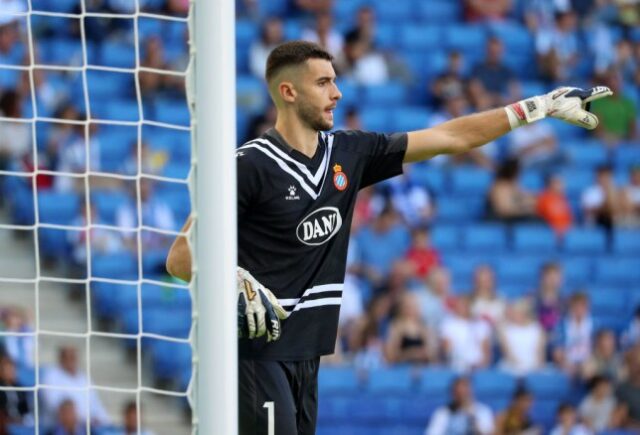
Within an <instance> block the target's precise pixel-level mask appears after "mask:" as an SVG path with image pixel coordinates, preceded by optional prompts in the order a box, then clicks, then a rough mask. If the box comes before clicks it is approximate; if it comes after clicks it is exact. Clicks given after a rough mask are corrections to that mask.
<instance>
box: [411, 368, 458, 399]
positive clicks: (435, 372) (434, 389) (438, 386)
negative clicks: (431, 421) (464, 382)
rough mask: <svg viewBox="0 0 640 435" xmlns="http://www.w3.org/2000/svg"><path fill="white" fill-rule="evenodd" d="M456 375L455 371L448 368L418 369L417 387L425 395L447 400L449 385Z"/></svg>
mask: <svg viewBox="0 0 640 435" xmlns="http://www.w3.org/2000/svg"><path fill="white" fill-rule="evenodd" d="M456 377H457V375H456V373H455V372H454V371H453V370H451V369H449V368H446V367H427V368H425V369H422V370H421V371H420V382H419V384H418V388H419V391H420V393H422V394H424V395H425V396H427V397H430V398H439V399H441V400H443V401H448V400H449V399H448V398H449V397H450V391H451V385H452V383H453V381H454V380H455V378H456Z"/></svg>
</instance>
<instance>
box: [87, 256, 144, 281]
mask: <svg viewBox="0 0 640 435" xmlns="http://www.w3.org/2000/svg"><path fill="white" fill-rule="evenodd" d="M91 260H92V261H91V273H92V276H93V277H97V278H109V279H130V280H131V279H135V280H137V279H138V262H137V260H136V259H135V258H134V257H133V255H131V254H127V253H121V254H104V255H94V256H93V258H92V259H91Z"/></svg>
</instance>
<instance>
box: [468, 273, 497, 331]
mask: <svg viewBox="0 0 640 435" xmlns="http://www.w3.org/2000/svg"><path fill="white" fill-rule="evenodd" d="M471 300H472V303H471V312H472V313H473V316H474V317H476V318H478V319H482V320H484V321H486V322H487V323H488V324H489V325H490V326H491V327H492V328H495V327H497V326H498V325H499V324H500V322H502V319H503V318H504V312H505V303H504V300H503V299H502V298H501V297H500V296H498V294H497V292H496V277H495V274H494V272H493V269H492V267H491V266H489V265H486V264H484V265H481V266H478V267H476V269H475V271H474V272H473V289H472V290H471Z"/></svg>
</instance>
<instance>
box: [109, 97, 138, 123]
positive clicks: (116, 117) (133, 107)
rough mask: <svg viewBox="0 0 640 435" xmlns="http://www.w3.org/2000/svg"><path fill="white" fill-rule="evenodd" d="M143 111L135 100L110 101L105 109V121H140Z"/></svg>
mask: <svg viewBox="0 0 640 435" xmlns="http://www.w3.org/2000/svg"><path fill="white" fill-rule="evenodd" d="M141 112H142V111H141V109H139V108H138V102H137V101H134V100H112V101H108V102H107V104H106V108H105V114H104V116H105V119H108V120H113V121H129V122H138V121H140V119H141V118H140V115H141Z"/></svg>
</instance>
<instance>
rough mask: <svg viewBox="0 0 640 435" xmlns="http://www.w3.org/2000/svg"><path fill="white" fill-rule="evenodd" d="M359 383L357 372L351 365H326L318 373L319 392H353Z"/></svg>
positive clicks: (321, 393)
mask: <svg viewBox="0 0 640 435" xmlns="http://www.w3.org/2000/svg"><path fill="white" fill-rule="evenodd" d="M360 385H361V379H360V378H359V375H358V372H357V371H356V370H355V369H354V368H353V367H332V366H326V367H322V368H321V369H320V372H319V374H318V389H319V394H320V395H321V396H322V395H324V394H331V393H354V392H356V391H357V390H358V389H359V387H360Z"/></svg>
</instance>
